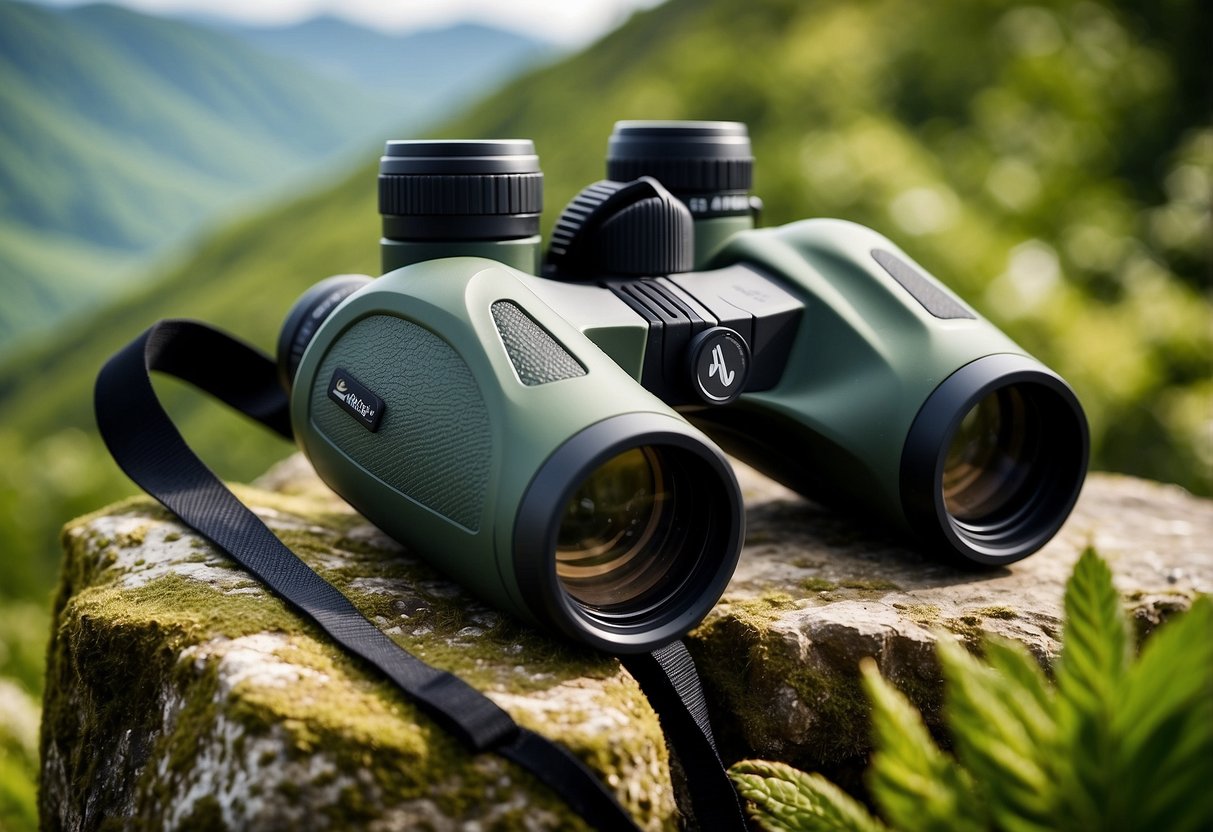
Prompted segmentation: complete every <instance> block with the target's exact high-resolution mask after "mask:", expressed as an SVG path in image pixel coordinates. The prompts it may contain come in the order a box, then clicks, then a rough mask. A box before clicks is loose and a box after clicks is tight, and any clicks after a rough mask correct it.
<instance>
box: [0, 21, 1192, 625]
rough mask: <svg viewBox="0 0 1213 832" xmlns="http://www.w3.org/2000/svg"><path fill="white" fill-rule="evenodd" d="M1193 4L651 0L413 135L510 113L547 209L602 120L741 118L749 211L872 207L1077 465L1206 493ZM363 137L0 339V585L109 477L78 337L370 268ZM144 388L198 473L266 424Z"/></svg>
mask: <svg viewBox="0 0 1213 832" xmlns="http://www.w3.org/2000/svg"><path fill="white" fill-rule="evenodd" d="M1210 31H1213V6H1211V5H1210V4H1208V3H1205V2H1201V0H1161V1H1160V2H1153V3H1148V2H1144V0H1143V1H1142V2H1122V3H1096V2H1091V0H1060V1H1059V2H1045V3H1036V4H1032V5H1022V4H1019V3H1014V2H1005V1H1001V0H964V2H953V3H948V4H930V3H915V2H910V0H874V2H870V3H863V4H856V3H851V2H845V0H819V2H815V3H802V2H797V1H796V0H748V2H744V3H743V2H740V0H707V1H701V0H671V2H669V3H667V4H665V5H662V6H659V7H657V8H655V9H652V10H649V11H646V12H643V13H639V14H637V15H635V16H634V17H633V18H632V19H631V20H630V21H629V22H628V23H627V24H626V25H624V26H623V27H622V28H621V29H620V30H618V31H617V32H615V33H613V34H611V35H609V36H608V37H606V38H605V39H603V40H602V41H600V42H599V43H597V44H595V45H594V46H592V47H590V48H589V49H587V50H586V51H585V52H583V53H581V54H579V55H576V56H573V57H571V58H569V59H567V60H565V61H562V62H560V63H558V64H556V65H554V66H552V67H549V68H545V69H541V70H538V71H536V72H534V73H532V74H531V75H528V76H526V77H524V78H522V79H520V80H519V81H517V82H515V83H513V84H510V85H508V86H507V87H506V88H505V89H503V90H501V91H500V92H498V93H497V94H495V95H493V96H491V97H490V98H489V99H487V100H486V101H484V102H482V103H481V104H480V105H478V106H476V107H473V108H472V109H471V110H469V111H468V112H467V113H466V114H465V115H464V116H462V117H461V118H459V119H458V120H456V121H454V122H452V123H451V124H449V125H447V126H446V127H445V128H444V129H443V130H441V131H440V132H439V134H438V135H442V136H449V137H502V136H528V137H532V138H534V139H535V141H536V145H537V147H538V150H539V154H540V158H541V161H542V164H543V168H544V171H545V174H546V184H547V204H548V206H549V207H548V211H547V213H546V223H547V227H550V225H551V223H552V222H553V221H554V219H555V215H556V214H557V213H558V211H559V209H560V207H561V206H562V205H563V204H564V203H565V202H566V201H567V200H568V199H569V198H570V197H571V196H572V195H573V194H574V193H575V192H576V190H577V189H578V188H580V187H581V186H582V185H584V184H586V183H588V182H590V181H593V180H595V179H599V178H601V177H602V176H603V156H604V152H605V147H606V138H607V135H608V134H609V132H610V129H611V125H612V123H613V122H614V121H615V120H616V119H622V118H711V119H736V120H741V121H745V122H747V123H748V124H749V126H750V129H751V133H752V135H753V138H754V145H755V155H756V157H757V173H756V184H755V192H756V193H758V194H759V195H760V196H762V198H763V199H764V200H765V203H766V214H765V218H764V219H765V222H766V223H767V224H778V223H783V222H789V221H792V220H795V219H799V218H803V217H810V216H835V217H842V218H845V219H850V220H854V221H857V222H860V223H864V224H866V225H870V226H873V227H875V228H877V229H879V230H881V231H882V232H884V233H885V234H887V235H888V236H889V237H891V238H892V239H893V240H894V241H895V242H896V243H898V244H899V245H900V246H902V247H903V248H904V249H906V250H907V251H908V252H909V253H910V254H911V255H912V256H914V257H915V258H916V259H917V260H918V261H919V262H920V263H922V264H923V265H924V266H925V267H927V268H928V269H930V270H931V271H932V272H934V273H935V274H936V275H937V276H938V277H940V278H941V279H942V280H943V281H944V282H946V283H948V284H949V285H951V286H952V287H954V288H955V289H956V290H957V291H958V292H959V293H960V294H961V295H962V296H964V297H965V298H966V300H969V301H970V302H971V303H972V304H973V305H974V306H976V307H977V308H978V309H979V310H981V311H982V312H983V314H985V315H987V316H988V317H990V318H991V319H992V320H993V321H994V322H996V323H997V324H999V325H1000V326H1002V327H1004V328H1005V329H1006V330H1007V331H1008V332H1009V333H1010V334H1011V335H1012V336H1013V337H1014V338H1016V339H1017V340H1018V341H1019V342H1020V343H1022V344H1023V345H1024V346H1025V347H1027V348H1028V349H1029V350H1031V351H1033V352H1034V353H1035V354H1036V355H1038V356H1039V357H1040V358H1041V359H1042V360H1044V361H1045V362H1046V363H1048V364H1049V365H1051V366H1052V367H1054V368H1055V369H1056V370H1058V371H1059V372H1060V373H1061V374H1062V375H1063V376H1065V377H1066V378H1067V379H1069V380H1070V381H1071V383H1072V384H1073V385H1074V386H1075V388H1076V389H1077V391H1078V393H1079V396H1080V398H1081V399H1082V401H1083V403H1084V405H1085V407H1086V408H1087V411H1088V414H1089V416H1090V419H1091V424H1092V440H1093V465H1094V467H1096V468H1104V469H1112V470H1118V471H1125V472H1129V473H1133V474H1138V475H1142V476H1147V477H1152V478H1155V479H1160V480H1166V481H1171V482H1178V483H1180V484H1182V485H1183V486H1185V487H1187V488H1189V489H1191V490H1192V491H1194V492H1196V493H1199V494H1205V495H1208V494H1211V493H1213V373H1211V369H1213V368H1211V360H1213V358H1211V356H1213V326H1211V320H1213V318H1211V314H1213V312H1211V310H1213V302H1211V300H1210V290H1211V283H1213V279H1211V278H1213V251H1211V246H1210V239H1211V237H1213V231H1211V220H1210V194H1211V193H1213V114H1211V110H1210V101H1211V100H1213V98H1211V96H1213V73H1210V72H1209V69H1208V58H1207V52H1208V43H1207V35H1208V33H1209V32H1210ZM377 155H378V150H377V148H373V147H368V148H367V152H366V158H367V164H366V165H365V166H364V167H362V168H361V169H359V170H357V171H355V172H353V174H352V175H351V176H350V177H349V178H347V179H344V180H342V181H339V182H317V183H316V186H317V192H316V194H315V195H313V196H310V197H308V198H305V199H302V200H298V201H296V202H293V203H291V204H287V205H283V206H282V207H280V208H278V209H276V210H274V211H272V212H269V213H267V214H265V215H263V216H260V217H257V218H255V219H252V220H249V221H245V222H242V223H240V224H237V225H234V226H232V227H230V228H228V229H226V230H224V231H222V232H220V233H218V234H215V235H213V236H211V237H209V238H207V239H204V240H202V241H200V242H199V243H198V244H197V245H196V247H195V248H194V250H192V251H191V252H190V254H189V256H188V257H187V258H186V259H185V260H184V262H183V263H181V264H180V265H179V266H177V267H175V268H171V269H168V270H166V272H165V274H164V276H163V278H162V280H160V281H159V282H158V283H156V285H154V286H151V287H148V288H145V289H141V290H139V291H138V292H136V293H134V294H132V295H130V296H128V297H126V298H124V299H123V300H122V302H121V303H118V304H116V305H114V306H112V307H110V308H106V309H103V310H99V311H98V312H97V313H96V314H95V315H93V316H92V317H90V318H88V319H87V320H86V321H83V322H82V323H81V324H80V325H78V326H72V327H65V328H64V329H63V331H62V333H61V334H60V336H59V338H58V339H57V341H56V343H54V344H52V345H49V346H43V347H30V348H29V349H27V350H25V351H24V352H21V353H18V354H15V355H13V356H12V358H11V359H10V360H8V361H7V362H6V363H5V364H4V365H3V366H0V455H2V456H3V458H4V459H5V464H4V466H2V467H0V551H2V552H3V553H4V557H3V558H0V597H3V598H9V599H11V598H29V599H33V600H34V601H35V602H36V603H37V604H38V605H39V606H38V609H41V608H43V607H44V606H45V605H46V604H47V602H48V592H49V587H50V585H51V581H52V579H53V574H54V571H55V569H56V565H57V558H58V544H57V542H56V535H57V532H58V529H59V527H60V525H61V524H62V523H63V522H65V521H66V520H67V519H68V518H70V517H71V516H73V515H76V514H79V513H82V512H85V511H89V510H92V509H95V508H97V507H99V506H101V505H102V504H104V503H106V502H108V501H111V500H113V499H115V498H117V497H120V496H123V495H125V494H128V493H132V491H133V488H132V486H131V485H130V484H129V483H128V482H127V481H126V480H125V478H124V477H123V476H122V474H121V473H120V472H119V471H118V470H117V468H116V467H115V466H114V465H113V463H112V462H111V461H110V459H109V456H108V454H107V453H106V451H105V449H104V448H103V447H102V445H101V443H100V442H99V441H98V439H97V437H96V435H95V431H94V428H93V424H92V413H91V407H92V402H91V397H92V394H91V389H92V383H93V379H94V378H95V376H96V373H97V370H98V369H99V367H100V365H101V363H102V362H103V361H104V360H105V358H106V357H107V356H108V355H110V354H111V353H113V352H114V351H115V350H116V349H117V348H118V347H120V346H121V345H122V344H124V343H125V342H127V341H128V340H130V339H131V338H132V337H134V335H135V334H136V333H138V332H139V331H141V330H142V329H143V328H145V327H146V326H148V325H149V324H150V323H152V322H153V321H154V320H155V319H157V318H159V317H165V316H182V317H195V318H201V319H204V320H207V321H211V322H214V323H215V324H217V325H220V326H222V327H225V328H227V329H229V330H231V331H233V332H235V333H237V334H239V335H241V336H243V337H245V338H247V339H249V340H251V341H253V342H254V343H256V344H258V345H260V346H261V347H263V348H265V349H267V350H270V349H272V348H273V344H274V339H275V338H276V335H277V331H278V327H279V325H280V323H281V318H282V316H283V314H284V313H285V311H286V309H287V308H288V307H289V305H290V303H291V302H292V301H293V300H294V298H295V297H296V296H297V295H298V294H299V293H300V292H301V291H303V290H304V289H305V288H306V287H308V286H310V285H311V284H312V283H313V282H314V281H316V280H318V279H320V278H322V277H324V276H327V275H329V274H333V273H340V272H366V273H375V272H376V266H377V262H378V251H377V246H376V243H377V239H378V218H377V215H376V209H375V174H374V164H373V160H374V159H375V157H377ZM164 389H165V390H166V392H167V394H168V396H169V399H170V409H171V410H173V412H174V413H175V415H176V416H177V418H178V419H179V420H180V421H181V422H182V424H183V432H184V433H185V435H186V438H187V439H188V440H190V441H191V442H192V443H193V444H194V445H195V446H196V447H197V449H198V450H199V452H200V454H201V455H202V457H203V458H204V459H206V460H208V461H209V462H211V463H212V464H213V465H214V466H215V468H216V469H217V470H218V471H219V472H220V474H222V475H223V476H227V477H230V478H234V479H246V478H249V477H252V476H255V475H256V474H257V473H259V472H260V471H262V470H263V469H264V468H265V467H266V466H267V465H268V464H269V463H270V462H272V461H273V460H275V459H277V458H279V457H281V456H283V455H285V454H286V453H288V452H289V451H290V450H291V448H290V446H289V445H287V444H286V443H284V442H282V441H281V440H279V439H275V438H273V437H272V436H270V435H269V434H268V433H266V432H265V431H264V430H261V429H259V428H257V427H254V426H251V425H248V424H247V423H244V422H243V421H242V420H241V419H240V418H239V417H235V416H232V415H230V414H228V413H226V412H224V411H223V410H222V408H221V407H219V406H217V405H214V404H212V403H208V402H203V401H201V400H200V399H199V398H198V397H196V396H193V395H190V394H188V393H186V392H185V391H183V390H180V389H178V388H176V387H175V386H173V385H171V384H168V383H166V384H165V385H164ZM4 603H5V604H7V603H8V602H7V601H5V602H4ZM30 609H34V608H33V607H31V608H30ZM39 626H45V619H43V620H42V622H40V624H39ZM3 637H4V634H3V633H0V638H3Z"/></svg>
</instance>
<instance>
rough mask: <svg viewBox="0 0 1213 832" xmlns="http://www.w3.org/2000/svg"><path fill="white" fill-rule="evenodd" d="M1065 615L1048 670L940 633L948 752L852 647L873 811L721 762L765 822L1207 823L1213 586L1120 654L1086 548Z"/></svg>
mask: <svg viewBox="0 0 1213 832" xmlns="http://www.w3.org/2000/svg"><path fill="white" fill-rule="evenodd" d="M1065 614H1066V621H1065V630H1064V635H1063V649H1062V654H1061V658H1060V661H1059V662H1058V664H1057V667H1056V681H1055V683H1054V682H1051V681H1050V680H1049V679H1048V678H1046V676H1045V674H1044V673H1043V672H1042V671H1041V669H1040V667H1039V666H1038V665H1037V663H1036V661H1035V660H1034V659H1033V658H1032V656H1031V655H1030V654H1029V653H1028V652H1027V650H1026V649H1025V648H1024V647H1023V646H1021V645H1019V644H1017V643H1014V642H1009V641H1005V640H996V639H988V640H986V641H985V643H984V650H985V658H984V660H980V659H977V658H975V657H973V656H971V655H970V654H969V653H968V652H966V651H965V649H964V648H963V647H961V646H960V645H959V644H958V643H957V642H956V641H954V640H952V639H951V638H947V637H943V636H942V634H941V638H940V640H939V646H938V652H939V659H940V664H941V665H942V668H943V674H944V680H945V686H946V705H945V719H946V722H947V726H948V729H949V733H950V736H951V739H952V742H953V744H954V754H950V753H947V752H945V751H943V750H941V749H940V748H939V747H938V746H937V745H936V744H935V742H934V741H933V740H932V739H931V736H930V734H929V733H928V732H927V729H926V726H925V725H924V724H923V721H922V718H921V715H920V714H919V713H918V712H917V711H916V710H915V709H914V707H913V706H912V705H911V704H910V702H909V701H908V700H907V699H906V698H905V697H904V696H903V695H902V694H901V693H899V692H898V691H897V690H895V689H894V688H893V687H892V686H891V685H890V684H889V683H888V682H886V681H885V680H884V679H882V678H881V676H880V674H879V672H878V671H877V669H876V666H875V663H873V662H872V661H871V660H870V659H869V660H866V661H865V663H864V665H863V667H862V672H863V679H864V686H865V689H866V691H867V694H868V698H869V699H870V700H871V703H872V729H873V739H874V742H875V746H876V751H875V753H874V754H873V756H872V761H871V766H870V768H869V770H868V773H867V782H868V786H869V788H870V790H871V794H872V797H873V799H874V801H875V804H876V806H877V807H878V809H879V814H880V817H879V818H878V817H876V816H874V815H873V814H872V813H871V812H870V811H869V810H868V808H867V807H865V806H864V805H863V804H862V803H860V802H859V801H857V800H856V799H855V798H853V797H851V796H850V795H848V794H846V793H845V792H843V791H842V790H841V789H839V788H838V787H836V786H834V785H833V784H832V783H830V782H829V781H828V780H826V779H825V778H823V777H821V776H820V775H816V774H806V773H805V772H802V771H798V770H796V769H794V768H792V767H791V766H788V765H784V764H782V763H771V762H764V761H756V760H747V761H743V762H740V763H738V764H736V765H735V766H733V768H732V769H731V774H732V777H733V780H734V782H735V783H736V784H737V787H738V789H739V791H740V792H741V794H742V795H743V796H744V797H746V798H747V799H748V800H749V802H750V803H749V806H750V811H751V813H752V815H753V817H754V818H755V820H756V821H757V822H758V824H759V825H760V826H761V827H762V828H764V829H768V830H777V831H779V832H784V831H785V830H855V832H876V831H877V830H885V829H890V828H891V829H898V830H904V832H920V831H921V832H926V830H966V831H967V830H973V832H976V831H977V830H987V829H998V830H1012V831H1013V832H1035V830H1070V829H1073V830H1095V829H1117V830H1139V829H1140V830H1160V829H1166V830H1171V832H1182V831H1184V830H1201V829H1210V828H1213V787H1211V785H1210V784H1213V601H1211V600H1210V599H1209V598H1207V597H1205V598H1201V599H1199V600H1197V601H1196V603H1195V604H1193V606H1192V608H1191V609H1190V610H1188V611H1187V612H1186V613H1184V614H1182V615H1180V616H1178V617H1177V618H1176V619H1175V620H1173V621H1171V622H1169V623H1168V624H1167V625H1166V626H1164V627H1163V628H1162V629H1161V630H1159V631H1158V633H1157V634H1155V635H1154V636H1152V637H1151V638H1150V640H1149V642H1148V643H1147V644H1146V645H1145V648H1144V649H1143V651H1142V652H1141V655H1140V657H1139V658H1137V659H1134V658H1133V656H1132V645H1131V641H1130V638H1129V628H1128V622H1127V619H1126V616H1125V614H1124V613H1123V611H1122V610H1121V607H1120V601H1119V597H1118V596H1117V593H1116V590H1115V589H1114V587H1113V585H1112V574H1111V572H1110V570H1109V569H1108V566H1107V564H1106V563H1104V561H1103V560H1102V559H1100V558H1099V556H1098V555H1096V554H1095V552H1094V551H1093V550H1090V549H1088V550H1087V551H1086V552H1084V553H1083V555H1082V557H1081V558H1080V559H1079V561H1078V564H1077V565H1076V566H1075V568H1074V573H1073V575H1072V576H1071V577H1070V580H1069V582H1068V584H1067V586H1066V595H1065Z"/></svg>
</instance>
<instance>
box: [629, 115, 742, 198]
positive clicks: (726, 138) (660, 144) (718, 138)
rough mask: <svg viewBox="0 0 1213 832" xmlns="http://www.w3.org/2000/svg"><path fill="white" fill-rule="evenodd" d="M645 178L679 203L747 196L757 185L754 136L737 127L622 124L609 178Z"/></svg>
mask: <svg viewBox="0 0 1213 832" xmlns="http://www.w3.org/2000/svg"><path fill="white" fill-rule="evenodd" d="M641 176H652V177H653V178H655V179H657V180H658V181H660V182H661V184H663V185H665V186H666V187H667V188H669V189H670V190H671V191H672V192H673V193H675V194H676V195H678V196H679V197H683V196H688V195H713V194H745V193H747V192H748V191H749V190H750V188H751V186H752V185H753V180H754V154H753V151H752V149H751V147H750V136H749V132H748V131H747V129H746V126H745V125H744V124H742V123H741V122H737V121H618V122H616V123H615V130H614V132H613V133H612V134H611V137H610V139H609V140H608V142H607V178H608V179H612V180H615V181H618V182H627V181H631V180H633V179H638V178H639V177H641ZM746 210H748V209H746Z"/></svg>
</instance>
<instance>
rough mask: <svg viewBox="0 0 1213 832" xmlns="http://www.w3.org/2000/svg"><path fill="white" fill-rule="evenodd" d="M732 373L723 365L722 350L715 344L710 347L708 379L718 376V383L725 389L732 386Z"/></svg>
mask: <svg viewBox="0 0 1213 832" xmlns="http://www.w3.org/2000/svg"><path fill="white" fill-rule="evenodd" d="M733 375H734V373H733V371H732V370H730V369H729V368H728V367H727V366H725V363H724V348H723V347H721V346H720V344H717V345H716V346H714V347H712V366H711V367H708V378H711V377H712V376H719V377H720V383H721V384H723V385H724V386H725V387H732V386H733Z"/></svg>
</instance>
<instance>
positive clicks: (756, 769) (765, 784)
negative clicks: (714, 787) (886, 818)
mask: <svg viewBox="0 0 1213 832" xmlns="http://www.w3.org/2000/svg"><path fill="white" fill-rule="evenodd" d="M729 776H730V777H731V778H733V782H734V783H736V784H737V791H738V792H740V793H741V796H742V797H744V798H745V799H746V800H748V801H750V804H749V809H750V814H751V816H752V817H753V818H754V820H756V821H757V822H758V824H759V826H761V827H762V828H763V829H767V830H771V832H813V831H814V830H822V832H834V831H835V830H837V832H884V829H885V827H884V825H883V824H881V823H880V821H878V820H877V819H876V818H874V817H872V815H871V814H869V813H868V810H867V809H865V808H864V807H863V804H861V803H860V802H859V801H857V800H855V798H853V797H851V796H850V795H848V794H847V793H846V792H844V791H842V790H841V789H839V788H838V787H837V786H835V785H834V784H833V783H831V782H830V781H828V780H826V779H825V778H824V777H822V776H820V775H818V774H806V773H804V772H803V771H799V770H797V769H794V768H792V767H791V766H789V765H785V764H783V763H768V762H765V761H762V760H743V761H742V762H740V763H737V764H736V765H734V766H733V767H732V768H730V769H729Z"/></svg>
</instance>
